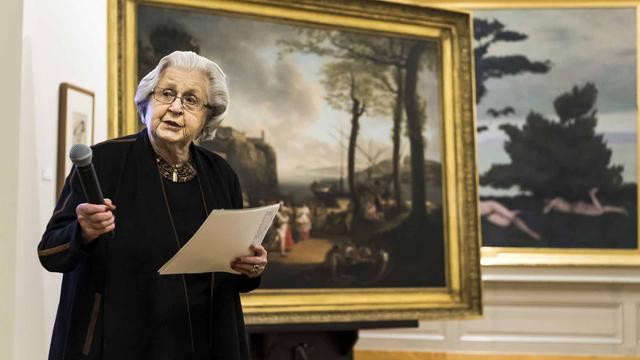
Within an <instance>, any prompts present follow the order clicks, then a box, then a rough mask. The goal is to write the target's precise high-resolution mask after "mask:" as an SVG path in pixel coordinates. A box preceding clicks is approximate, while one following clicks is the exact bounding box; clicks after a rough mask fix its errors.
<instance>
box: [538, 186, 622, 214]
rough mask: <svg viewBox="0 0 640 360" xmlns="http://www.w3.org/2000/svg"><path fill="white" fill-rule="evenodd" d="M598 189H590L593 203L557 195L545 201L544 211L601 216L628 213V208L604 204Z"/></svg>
mask: <svg viewBox="0 0 640 360" xmlns="http://www.w3.org/2000/svg"><path fill="white" fill-rule="evenodd" d="M598 190H599V189H598V188H597V187H594V188H592V189H591V190H589V198H590V199H591V204H589V203H587V202H584V201H575V202H569V201H567V200H565V199H563V198H561V197H555V198H553V199H551V200H546V201H545V202H546V206H545V207H544V210H543V211H542V212H543V213H545V214H548V213H549V212H551V211H557V212H563V213H571V214H578V215H585V216H600V215H604V214H606V213H614V214H623V215H628V212H627V210H625V208H623V207H622V206H611V205H602V203H601V202H600V200H598V197H597V196H596V194H597V193H598Z"/></svg>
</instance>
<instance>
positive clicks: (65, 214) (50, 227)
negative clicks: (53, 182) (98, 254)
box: [38, 166, 98, 272]
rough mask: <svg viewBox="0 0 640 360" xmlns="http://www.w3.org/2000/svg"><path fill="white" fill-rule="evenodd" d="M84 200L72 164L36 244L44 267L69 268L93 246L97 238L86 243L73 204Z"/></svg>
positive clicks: (75, 205) (88, 252)
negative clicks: (40, 237)
mask: <svg viewBox="0 0 640 360" xmlns="http://www.w3.org/2000/svg"><path fill="white" fill-rule="evenodd" d="M83 202H85V197H84V193H83V191H82V186H81V185H80V179H79V177H78V175H77V170H76V167H75V166H74V167H73V168H72V169H71V173H70V174H69V176H67V179H66V180H65V183H64V187H63V189H62V193H61V194H60V198H58V203H57V204H56V207H55V209H54V212H53V215H52V216H51V220H49V223H48V224H47V228H46V230H45V231H44V234H43V235H42V240H40V243H39V244H38V258H39V259H40V263H41V264H42V266H43V267H44V268H45V269H47V270H49V271H52V272H69V271H72V270H73V269H75V267H76V266H77V265H78V263H80V261H81V260H82V259H84V258H85V257H87V256H88V255H90V254H91V252H92V251H93V249H94V248H95V243H96V242H97V240H98V239H96V240H94V241H92V242H91V243H90V244H88V245H87V244H85V243H84V242H83V240H82V234H81V231H80V224H79V223H78V217H77V215H76V207H77V206H78V205H79V204H81V203H83Z"/></svg>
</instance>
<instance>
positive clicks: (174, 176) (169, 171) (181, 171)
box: [156, 154, 198, 183]
mask: <svg viewBox="0 0 640 360" xmlns="http://www.w3.org/2000/svg"><path fill="white" fill-rule="evenodd" d="M156 164H158V170H160V175H162V177H164V178H165V179H167V180H169V181H173V182H177V183H183V182H187V181H189V180H191V179H193V178H194V177H195V176H196V174H197V173H198V172H197V171H196V167H195V166H194V165H193V161H192V160H191V159H189V160H188V161H187V162H186V163H184V164H182V165H171V164H169V163H168V162H167V161H166V160H165V159H163V158H162V156H160V155H158V154H156Z"/></svg>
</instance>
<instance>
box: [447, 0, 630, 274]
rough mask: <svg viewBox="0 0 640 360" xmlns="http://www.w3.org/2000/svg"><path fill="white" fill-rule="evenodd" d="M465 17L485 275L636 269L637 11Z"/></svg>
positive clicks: (587, 9)
mask: <svg viewBox="0 0 640 360" xmlns="http://www.w3.org/2000/svg"><path fill="white" fill-rule="evenodd" d="M439 5H442V6H455V7H456V8H464V9H469V10H473V12H472V13H473V18H474V20H473V21H474V40H475V43H474V53H475V69H476V102H477V146H478V172H479V176H480V188H479V194H480V203H479V210H480V215H481V228H482V238H483V241H482V242H483V263H484V264H487V265H491V264H498V265H500V264H505V265H511V264H535V265H553V264H557V265H611V266H618V265H637V264H640V256H639V255H640V252H639V250H638V249H639V244H638V206H637V204H638V191H637V187H638V186H637V185H638V65H637V64H638V5H637V3H632V2H622V1H610V2H607V3H606V4H605V3H603V2H596V1H561V2H553V3H551V2H533V1H528V2H524V1H510V2H506V1H467V2H456V1H444V2H441V4H439Z"/></svg>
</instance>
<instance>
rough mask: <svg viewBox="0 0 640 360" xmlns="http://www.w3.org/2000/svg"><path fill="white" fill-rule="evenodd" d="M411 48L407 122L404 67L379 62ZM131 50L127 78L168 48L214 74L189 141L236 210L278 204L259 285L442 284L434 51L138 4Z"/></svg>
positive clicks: (397, 40) (402, 42)
mask: <svg viewBox="0 0 640 360" xmlns="http://www.w3.org/2000/svg"><path fill="white" fill-rule="evenodd" d="M209 34H215V36H210V35H209ZM416 42H422V45H423V47H424V51H423V53H422V56H421V59H420V64H419V69H418V71H417V72H416V79H415V81H416V85H417V86H416V89H417V90H416V91H417V94H418V96H419V98H420V99H422V103H421V104H418V106H417V110H418V111H419V113H417V114H415V115H411V116H409V115H407V114H406V113H405V112H404V111H403V109H404V103H403V99H404V97H403V94H402V89H403V86H405V79H404V78H403V77H402V72H403V71H406V70H405V69H403V68H400V65H398V66H394V65H391V66H390V65H388V64H389V63H391V62H393V61H395V62H397V63H400V61H399V59H400V58H402V57H406V56H407V53H408V49H410V48H411V47H412V46H413V45H414V44H415V43H416ZM138 43H139V51H138V69H139V71H138V76H139V77H141V76H144V75H145V74H146V73H147V72H148V71H150V70H151V69H152V67H153V66H155V64H157V62H158V60H159V59H160V58H161V57H162V56H164V55H166V54H168V53H169V52H171V51H173V50H178V49H180V50H192V51H195V52H197V53H200V54H202V55H203V56H205V57H207V58H210V59H212V60H213V61H215V62H216V63H218V64H219V65H220V66H221V68H222V69H223V70H224V71H225V72H226V75H227V77H228V79H229V87H230V94H231V107H230V110H229V113H228V115H227V117H226V119H225V121H224V123H223V124H222V126H221V127H220V128H219V129H218V130H217V132H216V134H215V136H214V137H212V138H208V139H201V140H200V145H202V146H204V147H205V148H207V149H209V150H212V151H214V152H216V153H218V154H220V155H221V156H223V157H224V158H226V160H227V161H228V162H229V163H230V165H231V166H232V167H233V168H234V170H235V171H236V173H237V174H238V175H239V178H240V183H241V185H242V189H243V194H244V202H245V206H246V207H253V206H260V205H265V204H269V203H278V202H280V203H282V206H281V211H280V212H279V214H278V216H277V217H276V220H275V222H274V225H273V226H272V228H271V231H269V232H268V234H267V237H266V239H265V246H266V247H267V249H268V250H269V271H267V272H266V273H265V275H264V277H263V280H262V287H263V288H280V289H284V288H340V287H414V286H444V285H445V283H444V281H445V280H444V272H445V271H444V262H443V259H444V253H443V251H444V233H443V226H444V224H443V218H442V180H441V179H442V170H441V163H442V151H441V147H442V144H441V142H440V136H441V134H440V123H441V121H442V118H441V115H440V113H441V110H440V105H439V104H440V98H439V97H440V95H439V94H440V86H441V85H440V81H439V78H438V68H439V64H438V59H439V58H440V55H439V53H438V51H439V50H438V46H437V43H436V42H434V41H426V40H413V39H408V38H401V37H398V36H382V35H371V34H366V33H356V32H349V31H346V30H333V29H326V28H314V27H309V26H303V25H297V24H287V23H276V22H266V21H261V20H255V19H239V18H236V17H230V16H224V15H217V14H207V13H201V12H194V11H188V10H180V9H169V8H159V7H146V6H141V7H140V9H139V12H138ZM381 49H383V50H384V51H385V52H378V53H375V52H374V51H378V50H381ZM350 52H351V54H353V53H355V52H360V53H359V55H358V56H351V57H348V56H347V54H349V53H350ZM371 57H376V58H374V59H373V60H370V58H371ZM239 59H242V61H239ZM399 76H400V77H399ZM413 123H415V124H413ZM411 126H413V127H414V129H418V131H421V133H422V136H420V137H417V140H412V138H410V137H409V136H408V134H409V132H410V131H412V130H414V129H411V128H410V127H411ZM412 141H413V143H412ZM412 146H418V147H419V153H416V152H415V151H412V148H411V147H412ZM412 157H416V158H419V160H418V161H419V164H418V165H416V164H415V162H414V161H412ZM412 166H420V167H422V169H423V170H422V172H423V173H424V176H423V177H422V179H419V180H418V181H420V182H421V183H422V185H421V189H415V187H416V186H417V185H414V184H415V183H416V182H415V181H413V179H412V171H411V167H412ZM414 173H415V171H414ZM416 192H418V193H419V194H417V195H416V194H415V193H416ZM414 196H418V197H419V198H421V199H422V200H421V204H420V205H419V206H415V205H414V204H413V203H412V200H413V199H414Z"/></svg>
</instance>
